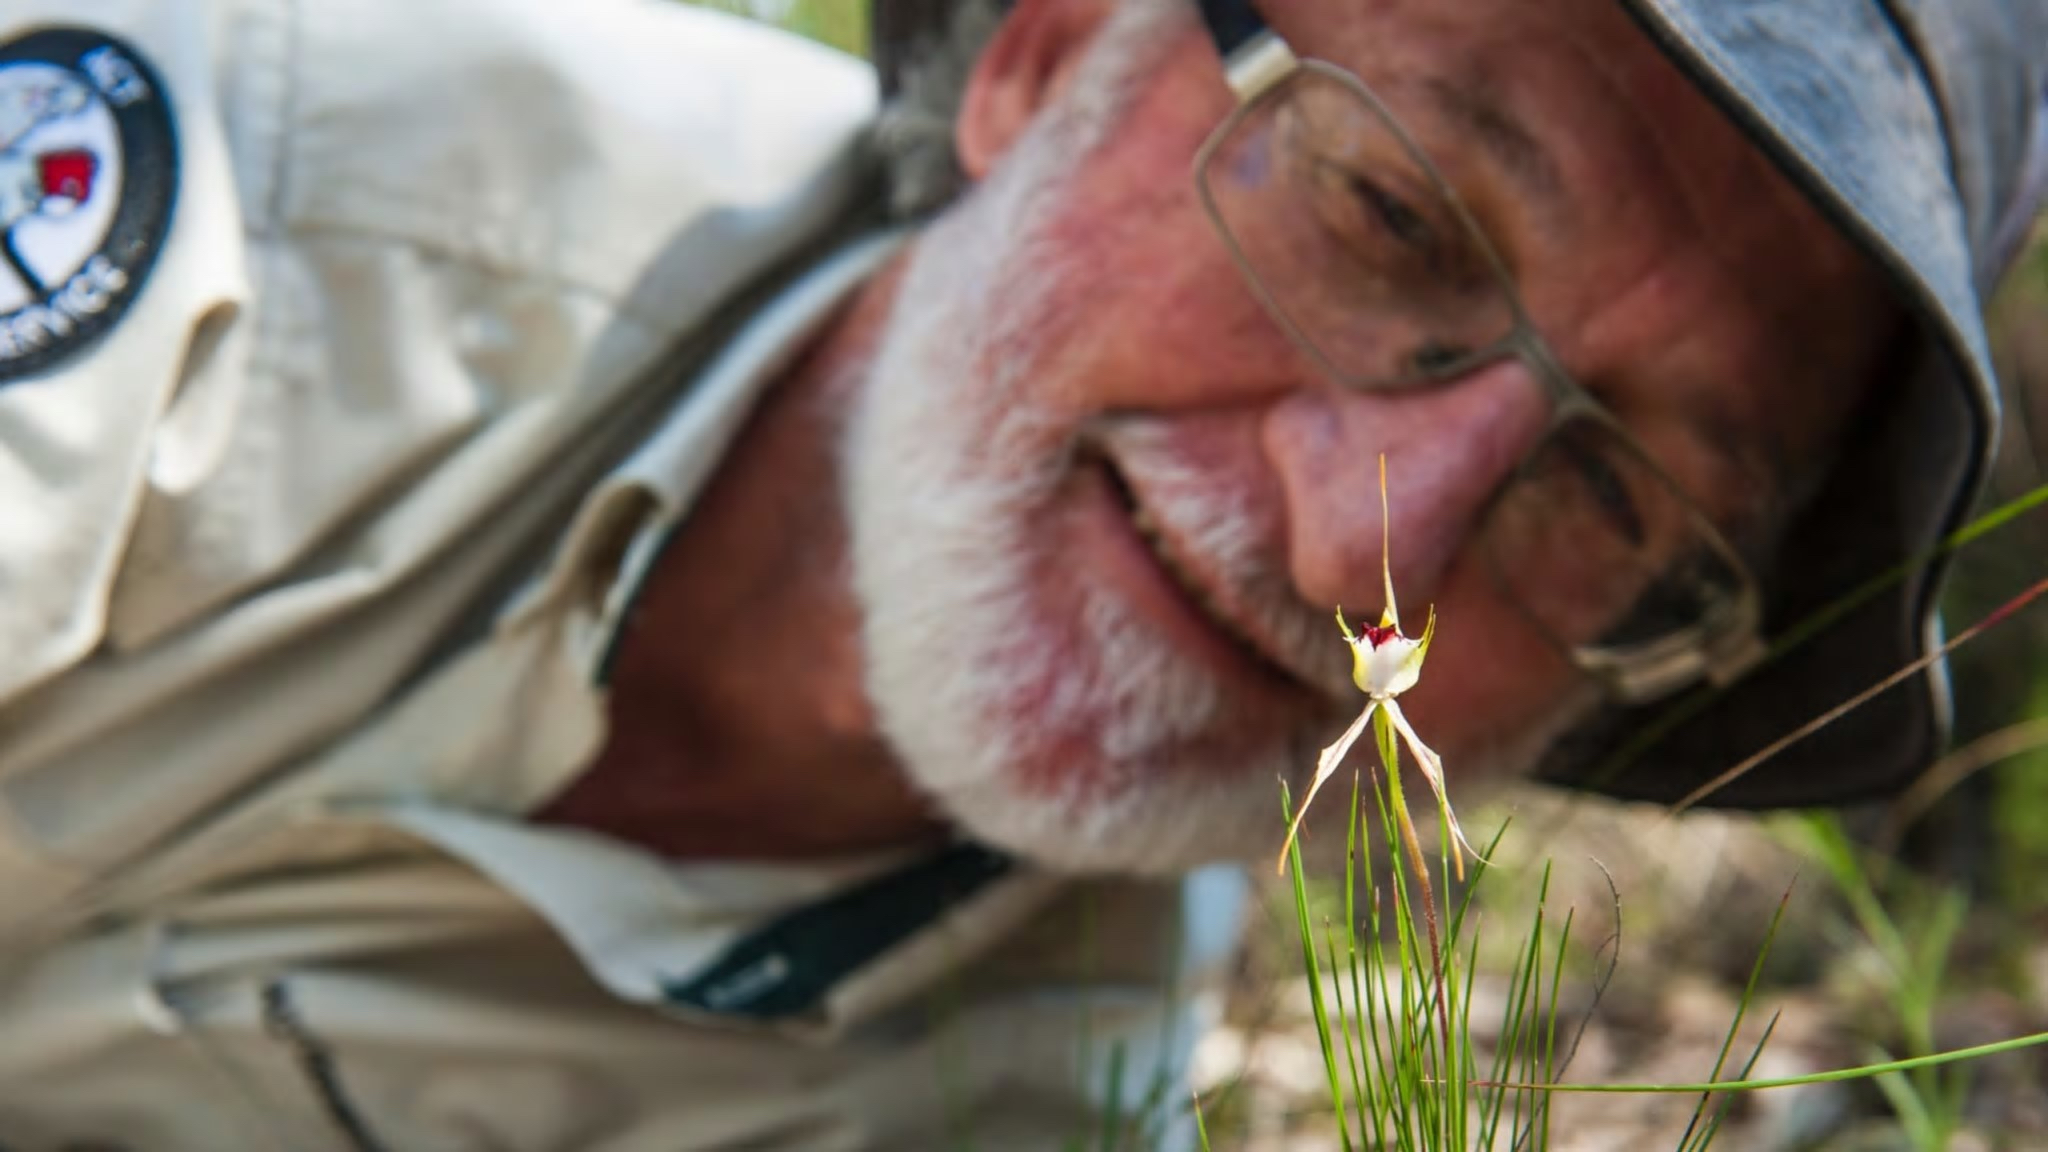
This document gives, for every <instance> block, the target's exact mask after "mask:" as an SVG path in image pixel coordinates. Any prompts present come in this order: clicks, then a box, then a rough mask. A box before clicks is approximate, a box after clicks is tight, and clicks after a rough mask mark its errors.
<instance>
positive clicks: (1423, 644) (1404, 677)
mask: <svg viewBox="0 0 2048 1152" xmlns="http://www.w3.org/2000/svg"><path fill="white" fill-rule="evenodd" d="M1387 519H1388V517H1387V460H1386V457H1384V456H1382V457H1380V574H1381V577H1382V579H1383V580H1384V581H1385V585H1386V598H1387V606H1386V609H1385V611H1383V612H1381V613H1380V622H1379V624H1378V625H1372V624H1367V625H1364V626H1363V627H1361V628H1360V629H1359V630H1358V631H1357V632H1356V633H1354V632H1352V631H1351V624H1350V622H1349V621H1347V620H1345V619H1344V609H1343V608H1342V607H1339V608H1338V609H1337V627H1338V629H1340V630H1341V631H1342V632H1343V633H1344V640H1345V642H1346V643H1348V644H1350V645H1351V682H1352V683H1354V684H1356V685H1358V690H1359V691H1361V692H1363V693H1365V697H1366V699H1365V708H1364V710H1362V711H1361V712H1359V714H1358V719H1356V720H1353V721H1352V722H1351V726H1350V727H1349V728H1346V729H1345V730H1344V734H1343V735H1342V736H1339V737H1337V741H1336V743H1334V744H1331V745H1330V746H1329V747H1328V748H1325V749H1323V754H1322V755H1321V756H1320V757H1318V758H1317V759H1316V775H1315V779H1314V780H1313V781H1311V782H1310V784H1309V786H1308V794H1307V795H1305V796H1303V797H1302V799H1301V807H1300V808H1298V809H1296V810H1295V813H1294V820H1293V822H1292V823H1290V824H1289V825H1288V827H1287V842H1286V843H1285V844H1283V845H1281V847H1280V868H1281V870H1283V871H1284V870H1285V869H1286V867H1287V852H1288V849H1290V848H1292V847H1293V846H1294V838H1295V835H1296V834H1297V833H1298V832H1300V830H1301V819H1302V817H1303V816H1306V815H1307V814H1308V806H1309V805H1310V804H1311V803H1313V802H1314V801H1315V798H1316V793H1317V792H1318V791H1320V790H1321V789H1322V787H1323V784H1324V782H1325V781H1327V780H1329V778H1330V777H1331V776H1332V775H1334V774H1335V773H1336V771H1337V766H1338V765H1339V764H1342V763H1343V762H1344V757H1345V756H1346V755H1347V754H1349V753H1350V751H1351V746H1352V745H1353V744H1356V743H1358V737H1359V736H1360V735H1361V734H1362V733H1364V731H1365V726H1366V723H1367V722H1368V721H1370V720H1371V719H1372V718H1373V717H1374V716H1375V715H1382V716H1384V717H1385V722H1386V723H1389V724H1392V725H1393V728H1394V731H1395V732H1396V733H1398V734H1399V735H1400V737H1401V742H1402V743H1404V744H1406V745H1407V746H1408V751H1409V752H1410V753H1411V754H1413V755H1414V757H1415V763H1416V764H1417V765H1418V766H1420V767H1421V769H1422V775H1423V777H1424V778H1425V779H1427V780H1428V781H1429V786H1430V788H1431V789H1432V790H1433V791H1435V793H1436V801H1437V811H1438V813H1439V814H1440V815H1441V817H1442V818H1443V821H1444V824H1445V826H1446V827H1448V828H1449V829H1450V830H1451V835H1452V836H1454V837H1456V838H1457V841H1458V845H1459V847H1461V848H1462V849H1463V850H1464V851H1465V852H1471V853H1472V855H1473V856H1474V857H1475V858H1477V857H1478V856H1479V853H1477V852H1474V851H1473V849H1472V845H1471V843H1470V842H1468V841H1467V840H1466V839H1465V831H1464V829H1462V828H1460V827H1459V826H1458V816H1457V813H1455V812H1453V811H1452V810H1451V800H1450V796H1449V795H1448V794H1447V793H1446V792H1445V791H1444V762H1443V758H1442V757H1441V756H1438V755H1437V754H1436V751H1435V749H1433V748H1431V747H1430V746H1429V745H1427V744H1425V743H1423V742H1422V737H1420V736H1418V735H1416V734H1415V728H1414V726H1413V725H1411V724H1409V723H1408V717H1407V716H1405V715H1403V714H1402V712H1401V705H1400V704H1399V703H1397V702H1396V701H1395V699H1394V698H1395V697H1396V696H1399V695H1400V694H1401V693H1403V692H1406V691H1407V690H1409V689H1410V688H1413V687H1415V685H1416V682H1417V681H1419V680H1421V679H1422V661H1423V660H1424V659H1425V658H1426V657H1428V655H1429V642H1430V639H1431V638H1432V637H1434V636H1435V635H1436V607H1435V606H1434V605H1432V606H1431V607H1430V609H1429V620H1428V621H1427V622H1426V623H1425V624H1423V626H1422V636H1421V638H1420V639H1410V638H1409V637H1408V636H1407V634H1406V633H1404V632H1402V631H1401V610H1400V608H1399V607H1397V606H1396V605H1395V603H1394V569H1393V561H1392V558H1391V552H1392V548H1391V535H1390V531H1389V529H1388V526H1387ZM1400 815H1401V818H1402V819H1403V820H1404V821H1405V820H1406V819H1407V813H1406V812H1405V811H1403V812H1402V813H1400ZM1452 860H1453V861H1454V862H1455V863H1456V865H1457V871H1458V877H1459V879H1463V878H1464V876H1465V860H1464V856H1463V855H1462V854H1461V853H1453V854H1452Z"/></svg>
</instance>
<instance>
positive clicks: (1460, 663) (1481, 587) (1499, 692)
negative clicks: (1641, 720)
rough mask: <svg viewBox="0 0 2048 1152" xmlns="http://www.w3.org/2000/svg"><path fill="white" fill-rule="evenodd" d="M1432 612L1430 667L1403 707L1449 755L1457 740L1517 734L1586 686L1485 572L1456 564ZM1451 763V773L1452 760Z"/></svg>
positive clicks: (1476, 743) (1556, 718) (1551, 721)
mask: <svg viewBox="0 0 2048 1152" xmlns="http://www.w3.org/2000/svg"><path fill="white" fill-rule="evenodd" d="M1466 567H1468V568H1469V567H1470V566H1469V565H1468V566H1466ZM1437 612H1438V616H1437V621H1438V623H1437V636H1436V641H1435V643H1434V644H1433V645H1432V646H1431V648H1430V657H1429V668H1428V670H1427V671H1426V673H1425V674H1424V676H1423V679H1422V683H1421V684H1419V685H1418V686H1417V687H1416V688H1415V690H1414V691H1413V692H1412V693H1410V694H1409V696H1407V697H1404V698H1403V707H1405V708H1406V709H1407V710H1408V712H1409V713H1410V715H1411V716H1412V718H1413V719H1414V721H1415V724H1416V726H1417V728H1418V729H1420V730H1421V731H1422V733H1423V735H1424V737H1425V738H1426V739H1429V740H1431V741H1433V742H1435V743H1437V745H1438V747H1439V749H1440V750H1442V751H1443V752H1444V753H1445V755H1446V758H1447V760H1453V761H1454V759H1455V758H1454V753H1455V751H1456V750H1458V749H1459V748H1461V747H1465V748H1481V747H1491V746H1498V745H1500V744H1502V743H1504V742H1514V741H1516V740H1517V739H1518V738H1520V737H1522V736H1524V735H1526V734H1528V733H1530V732H1533V731H1547V730H1549V729H1551V728H1553V727H1554V726H1555V725H1556V724H1558V723H1559V722H1560V720H1561V719H1563V718H1564V715H1565V710H1567V709H1568V708H1570V707H1572V706H1573V703H1574V699H1575V696H1576V695H1577V693H1578V691H1579V689H1581V688H1582V687H1583V678H1582V675H1581V674H1580V673H1579V672H1578V670H1577V669H1576V668H1574V667H1573V666H1572V664H1571V662H1570V661H1569V660H1567V659H1566V658H1565V656H1564V655H1563V654H1562V653H1560V652H1558V651H1557V649H1556V648H1554V647H1553V646H1552V645H1550V644H1549V643H1548V642H1547V641H1545V640H1544V639H1543V637H1542V636H1541V635H1540V634H1538V633H1537V632H1536V631H1535V629H1534V628H1532V627H1531V626H1530V625H1529V623H1528V621H1527V620H1526V619H1524V618H1523V616H1522V614H1521V613H1520V612H1519V611H1517V610H1516V609H1515V607H1514V606H1513V605H1512V604H1510V603H1508V602H1507V601H1506V600H1505V599H1504V598H1503V597H1502V596H1501V595H1500V593H1499V592H1498V590H1497V589H1496V588H1495V587H1494V584H1493V581H1492V579H1491V578H1490V577H1488V576H1486V575H1485V574H1484V573H1483V572H1482V573H1477V574H1476V575H1468V574H1467V573H1466V572H1464V571H1460V572H1459V574H1458V575H1457V576H1456V577H1455V578H1454V579H1453V580H1452V581H1451V582H1450V583H1449V584H1448V585H1447V586H1446V594H1445V596H1444V599H1443V600H1442V601H1441V602H1439V603H1438V605H1437ZM1473 767H1474V768H1475V769H1476V768H1478V767H1480V766H1478V765H1474V766H1473ZM1488 767H1491V766H1488ZM1448 771H1449V772H1450V774H1451V776H1452V778H1453V779H1455V778H1456V776H1457V765H1456V763H1455V762H1452V763H1451V764H1450V766H1449V768H1448Z"/></svg>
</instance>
